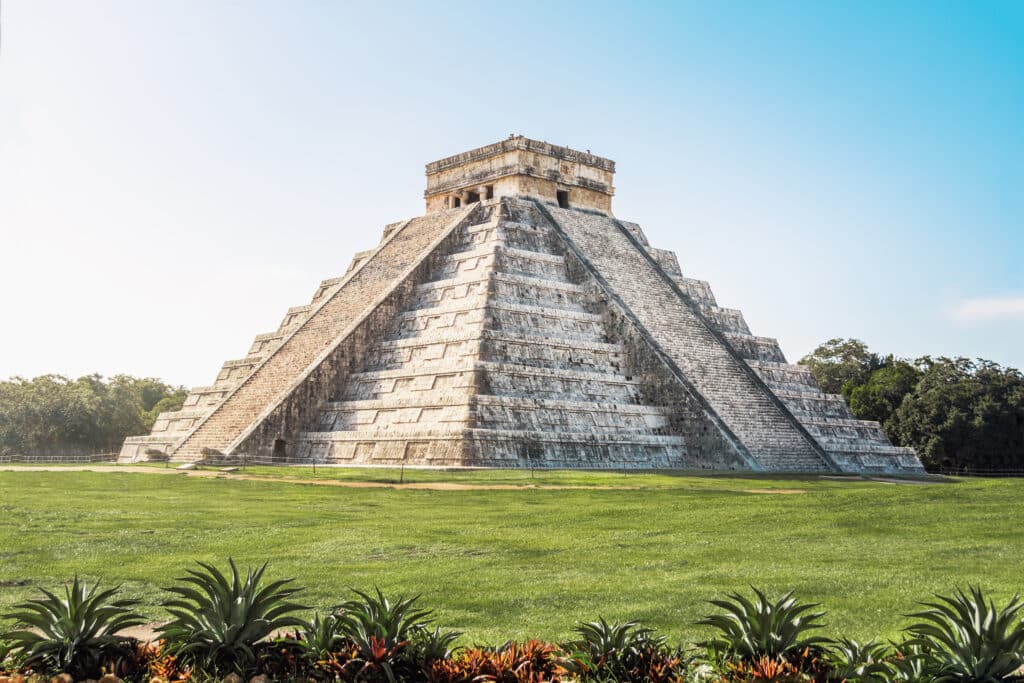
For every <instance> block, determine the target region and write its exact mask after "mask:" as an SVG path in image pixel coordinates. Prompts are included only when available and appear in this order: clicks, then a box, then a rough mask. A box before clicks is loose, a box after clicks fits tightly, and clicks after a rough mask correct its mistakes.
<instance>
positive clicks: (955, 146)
mask: <svg viewBox="0 0 1024 683" xmlns="http://www.w3.org/2000/svg"><path fill="white" fill-rule="evenodd" d="M447 7H449V8H450V9H448V10H445V11H441V10H439V9H438V7H437V6H434V5H431V6H429V7H427V6H420V5H417V4H413V3H410V4H394V5H388V6H375V7H372V8H371V7H367V6H363V5H349V4H340V3H339V4H319V3H277V4H275V3H245V4H244V5H243V4H228V3H205V2H151V3H132V2H90V3H72V2H38V1H33V2H28V1H26V0H21V1H11V0H8V1H7V2H4V3H3V5H2V8H0V22H2V44H0V254H2V258H0V321H3V322H2V325H3V328H2V330H0V379H2V378H6V377H9V376H15V375H20V376H25V377H31V376H35V375H39V374H44V373H60V374H65V375H69V376H78V375H81V374H86V373H92V372H98V373H101V374H104V375H108V376H109V375H113V374H116V373H130V374H133V375H139V376H151V377H159V378H162V379H164V380H166V381H168V382H170V383H172V384H184V385H189V386H191V385H206V384H211V383H212V382H213V380H214V377H215V376H216V373H217V371H218V369H219V367H220V365H221V363H222V362H223V361H224V360H227V359H231V358H239V357H242V356H244V355H245V353H246V351H247V349H248V348H249V345H250V343H251V341H252V338H253V337H254V336H255V335H256V334H259V333H262V332H268V331H271V330H273V329H275V328H276V327H277V325H278V324H279V323H280V321H281V319H282V317H283V316H284V313H285V311H286V309H287V308H288V307H290V306H297V305H302V304H305V303H308V302H309V299H310V297H311V296H312V294H313V292H314V290H315V289H316V286H317V284H318V283H319V282H320V280H322V279H325V278H329V277H333V276H336V275H338V274H340V273H342V272H343V271H344V270H345V268H346V267H347V265H348V263H349V261H350V260H351V257H352V255H353V254H354V253H355V252H356V251H359V250H362V249H366V248H368V247H371V246H372V245H373V244H375V243H376V242H377V241H378V239H379V237H380V231H381V229H382V228H383V226H384V225H385V224H386V223H390V222H393V221H396V220H399V219H403V218H408V217H411V216H415V215H419V214H421V213H422V212H423V197H422V192H423V187H424V183H425V180H424V176H423V165H424V164H425V163H426V162H428V161H431V160H433V159H436V158H440V157H443V156H447V155H449V154H454V153H457V152H460V151H464V150H467V149H470V148H473V147H477V146H480V145H483V144H488V143H491V142H495V141H497V140H500V139H502V138H504V137H506V136H507V135H508V134H509V133H512V132H515V133H520V134H524V135H527V136H529V137H533V138H538V139H542V140H547V141H550V142H554V143H556V144H562V145H567V146H570V147H574V148H577V149H590V150H592V151H593V152H594V153H596V154H600V155H603V156H607V157H610V158H612V159H614V160H616V162H617V164H618V168H617V174H616V181H615V184H616V196H615V199H614V202H613V208H614V211H615V213H616V215H617V216H619V217H620V218H623V219H625V220H631V221H637V222H639V223H640V224H641V225H642V226H643V228H644V229H645V231H646V232H647V234H648V237H649V238H650V239H651V242H652V243H653V244H654V245H655V246H658V247H661V248H665V249H671V250H673V251H675V252H676V253H677V254H678V255H679V259H680V262H681V264H682V267H683V271H684V272H685V273H686V274H687V275H689V276H691V277H697V278H701V279H707V280H709V281H710V282H711V285H712V288H713V289H714V291H715V293H716V295H717V298H718V301H719V303H720V304H721V305H723V306H728V307H734V308H739V309H741V310H742V311H743V312H744V313H745V315H746V318H747V320H748V322H749V323H750V326H751V328H752V331H753V332H754V333H755V334H759V335H764V336H772V337H777V338H778V339H779V341H780V343H781V345H782V348H783V350H784V351H785V353H786V354H787V357H788V358H789V359H790V360H791V361H796V360H797V359H799V358H800V357H801V356H803V355H804V354H805V353H807V352H808V351H810V350H811V349H812V348H813V347H814V346H816V345H817V344H818V343H820V342H822V341H824V340H825V339H828V338H830V337H857V338H860V339H863V340H864V341H865V342H867V343H868V344H869V345H870V347H871V348H872V349H873V350H875V351H877V352H880V353H894V354H896V355H899V356H904V357H915V356H920V355H924V354H931V355H933V356H938V355H962V356H968V357H984V358H988V359H991V360H994V361H997V362H1000V363H1003V364H1007V365H1012V366H1016V367H1022V366H1024V343H1022V340H1024V276H1022V270H1024V268H1022V265H1021V264H1022V256H1024V234H1022V233H1024V230H1022V226H1021V216H1022V209H1024V168H1022V159H1024V132H1022V127H1021V125H1020V122H1021V121H1022V120H1024V56H1022V52H1024V49H1022V48H1021V45H1022V44H1024V11H1022V9H1021V7H1022V6H1021V5H1017V4H1013V3H1006V4H999V3H985V4H978V5H967V4H964V5H953V4H925V3H920V4H917V3H908V4H905V5H901V6H899V7H896V8H890V7H888V6H887V5H885V4H881V3H878V4H871V3H858V4H857V5H856V6H854V5H849V6H818V5H813V4H811V3H802V4H787V3H778V4H775V3H773V4H772V5H771V7H766V6H762V7H758V6H753V5H730V4H724V3H707V4H704V5H697V4H685V3H684V4H676V3H665V4H648V5H643V6H636V7H639V8H640V9H630V7H633V6H632V5H629V6H627V5H623V6H621V7H616V6H612V5H603V4H600V3H596V4H594V3H587V4H585V5H584V4H572V3H562V4H554V5H552V4H546V3H519V4H517V5H516V6H515V7H516V11H515V12H508V11H507V10H500V11H499V10H494V11H484V9H485V7H486V6H481V5H479V4H468V3H467V4H457V5H448V6H447Z"/></svg>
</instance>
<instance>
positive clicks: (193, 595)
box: [160, 558, 306, 673]
mask: <svg viewBox="0 0 1024 683" xmlns="http://www.w3.org/2000/svg"><path fill="white" fill-rule="evenodd" d="M197 564H198V565H199V566H200V567H201V568H202V570H201V571H197V570H191V569H190V570H188V574H189V576H186V577H182V578H180V579H178V580H179V581H180V582H182V583H185V584H187V585H183V586H173V587H171V588H167V589H166V590H168V591H170V592H171V593H174V594H176V595H178V596H180V598H176V599H174V600H169V601H167V602H165V603H164V607H166V608H167V611H168V612H170V613H171V616H172V617H173V618H172V619H171V621H170V622H168V623H167V624H166V625H165V626H164V627H163V629H161V632H160V637H161V638H163V639H164V640H165V641H166V642H167V643H168V646H169V649H170V651H171V652H172V653H173V654H174V655H176V656H177V657H179V658H181V659H184V660H187V661H191V662H193V663H195V664H196V665H197V666H198V667H199V668H202V669H206V670H209V671H210V672H211V673H218V672H228V671H235V670H238V671H242V672H248V671H250V670H251V669H252V668H253V666H254V665H255V663H256V654H255V651H254V650H253V645H254V644H255V643H256V642H258V641H260V640H263V639H264V638H266V637H268V636H269V635H271V634H272V633H273V632H274V631H279V630H282V629H286V628H288V627H293V626H294V627H302V626H303V625H304V622H303V621H302V620H301V619H298V618H296V617H294V616H290V615H292V614H294V613H295V612H297V611H299V610H303V609H306V608H305V607H303V606H301V605H297V604H295V603H293V602H290V601H289V598H291V597H292V596H293V595H295V594H296V593H298V592H299V591H300V590H301V589H298V588H291V587H288V584H290V583H291V582H292V581H293V580H294V579H283V580H279V581H273V582H270V583H266V584H262V583H261V582H262V579H263V572H264V571H265V570H266V568H267V565H266V563H264V564H263V566H262V567H260V568H259V569H256V570H253V569H251V568H250V569H249V570H248V572H247V575H246V577H245V579H244V580H243V579H242V577H241V576H240V574H239V572H238V567H236V566H235V563H234V561H233V560H232V559H231V558H228V564H229V565H230V567H231V576H230V580H229V579H228V577H226V576H225V575H224V574H223V573H221V572H220V571H219V570H218V569H217V568H216V567H214V566H213V565H210V564H206V563H205V562H198V563H197Z"/></svg>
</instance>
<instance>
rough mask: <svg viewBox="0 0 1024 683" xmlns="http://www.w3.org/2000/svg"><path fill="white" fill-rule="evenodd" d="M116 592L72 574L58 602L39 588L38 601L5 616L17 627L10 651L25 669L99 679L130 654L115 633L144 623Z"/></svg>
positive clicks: (10, 639)
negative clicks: (111, 662) (109, 665)
mask: <svg viewBox="0 0 1024 683" xmlns="http://www.w3.org/2000/svg"><path fill="white" fill-rule="evenodd" d="M119 590H120V589H119V588H118V587H115V588H109V589H107V590H104V591H101V590H99V586H98V585H94V586H93V587H92V588H89V587H88V586H86V584H85V583H83V582H80V581H79V580H78V577H77V576H76V577H75V579H74V581H73V582H72V583H71V585H70V586H68V585H65V586H64V597H63V598H61V597H58V596H57V595H55V594H53V593H51V592H50V591H47V590H43V591H42V593H43V597H41V598H37V599H35V600H29V601H28V602H25V603H22V604H20V605H17V606H16V607H15V611H14V612H11V613H9V614H6V615H4V616H5V617H7V618H8V619H13V620H14V621H15V622H16V623H17V624H19V625H20V626H21V627H22V629H21V630H16V631H12V632H10V633H7V634H6V638H7V639H8V640H9V641H10V646H11V649H12V651H15V652H16V654H17V656H18V658H19V659H20V660H21V662H22V664H23V665H24V666H26V667H32V668H38V669H42V670H46V671H60V672H65V673H68V674H70V675H71V676H73V677H74V678H76V679H77V678H83V679H84V678H98V677H99V676H100V675H101V669H102V667H103V666H104V665H105V664H106V663H108V661H109V660H110V659H112V658H114V657H117V656H120V655H123V654H125V653H127V652H128V651H129V650H130V648H128V647H127V646H126V639H124V638H121V637H120V636H118V635H117V633H118V632H119V631H122V630H124V629H126V628H129V627H131V626H138V625H140V624H142V623H143V620H142V617H140V616H139V615H138V614H135V613H134V612H132V611H131V608H132V607H133V606H134V605H135V604H136V602H135V601H134V600H117V599H114V598H115V596H116V595H117V593H118V591H119Z"/></svg>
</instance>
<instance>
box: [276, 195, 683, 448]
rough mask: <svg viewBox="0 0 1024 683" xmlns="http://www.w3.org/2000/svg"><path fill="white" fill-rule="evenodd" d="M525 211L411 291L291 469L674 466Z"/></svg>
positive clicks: (511, 212) (468, 244) (513, 211)
mask: <svg viewBox="0 0 1024 683" xmlns="http://www.w3.org/2000/svg"><path fill="white" fill-rule="evenodd" d="M593 309H594V304H593V302H590V301H588V295H587V294H586V292H585V291H584V289H583V288H582V287H581V286H580V285H579V284H576V283H574V282H572V281H571V280H570V278H569V273H568V270H567V266H566V261H565V257H564V256H563V255H562V253H561V250H560V248H559V245H558V242H557V240H556V239H555V238H554V235H553V233H552V232H551V230H550V228H549V227H547V226H545V225H544V223H543V222H542V221H540V220H538V217H537V216H536V215H534V214H532V213H530V206H529V204H528V203H522V202H519V203H516V202H512V201H507V200H506V201H495V202H491V203H489V205H488V206H487V212H486V214H485V217H484V219H483V222H481V223H479V224H476V225H472V226H467V227H466V228H464V229H463V232H462V234H461V235H460V239H459V241H458V245H457V247H456V248H455V249H454V250H453V251H451V253H449V254H448V255H447V256H446V257H445V258H444V260H443V261H442V264H441V265H440V266H439V267H438V268H437V269H436V270H435V272H434V273H433V277H432V278H431V279H430V281H428V282H425V283H423V284H420V285H419V286H417V287H416V288H415V290H414V293H413V296H412V297H410V299H409V301H408V304H407V306H406V307H405V308H404V310H402V311H400V312H399V313H398V314H397V315H396V316H395V318H394V320H393V322H392V325H391V327H390V328H389V330H388V333H387V335H386V337H385V339H384V340H383V341H382V342H380V343H379V344H378V345H377V346H376V348H375V349H374V351H373V352H372V353H371V354H370V356H369V357H368V358H367V361H366V363H365V366H364V367H362V368H360V369H359V371H358V372H355V373H353V374H351V375H349V377H348V379H347V382H346V385H345V387H344V388H343V390H342V393H341V395H339V396H338V397H337V400H335V401H332V402H330V403H329V404H328V405H327V406H326V407H325V408H324V409H323V411H322V412H321V415H320V419H319V423H318V425H316V426H315V428H314V429H312V430H310V431H306V432H303V433H301V434H300V435H299V437H298V439H297V440H296V441H295V443H294V444H292V445H291V446H292V447H291V448H290V452H291V455H290V457H291V458H292V459H293V460H294V461H297V462H325V463H352V464H355V463H371V462H372V463H375V464H398V463H402V462H405V463H410V464H430V465H480V466H497V467H501V466H524V465H531V464H532V465H536V466H538V467H572V466H575V467H580V466H588V467H609V466H612V467H644V468H651V467H680V466H683V465H684V464H685V463H686V446H685V443H684V440H683V439H682V438H681V437H678V436H672V435H669V434H667V433H666V432H667V430H666V425H667V418H666V415H665V409H664V408H661V407H657V406H652V405H646V404H644V403H643V402H642V399H641V395H640V391H639V388H638V386H637V383H636V382H635V381H634V380H632V379H630V378H628V377H627V376H626V375H625V374H624V373H623V370H622V354H623V349H622V347H621V346H620V345H618V344H615V343H610V341H609V339H608V335H607V333H606V330H605V329H604V324H603V319H602V317H601V316H600V315H599V314H597V313H595V312H594V310H593Z"/></svg>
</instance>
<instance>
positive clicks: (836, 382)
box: [800, 338, 882, 397]
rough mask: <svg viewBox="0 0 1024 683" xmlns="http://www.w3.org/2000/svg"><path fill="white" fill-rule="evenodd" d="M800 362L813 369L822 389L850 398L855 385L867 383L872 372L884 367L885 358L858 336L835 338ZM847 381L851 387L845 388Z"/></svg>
mask: <svg viewBox="0 0 1024 683" xmlns="http://www.w3.org/2000/svg"><path fill="white" fill-rule="evenodd" d="M800 364H801V365H806V366H807V367H808V368H810V370H811V374H813V375H814V379H815V380H817V382H818V386H820V387H821V390H822V391H824V392H825V393H828V394H839V393H842V394H843V395H844V396H847V397H848V395H849V391H850V390H851V389H852V388H853V387H855V386H859V385H861V384H864V383H866V382H867V381H868V378H869V377H870V376H871V373H872V372H874V371H875V370H876V369H878V368H879V367H881V365H882V359H881V358H879V357H878V355H877V354H874V353H872V352H871V351H869V350H868V347H867V344H865V343H864V342H862V341H861V340H859V339H840V338H836V339H829V340H828V341H827V342H825V343H824V344H821V345H820V346H818V348H816V349H814V350H813V351H811V352H810V353H809V354H807V355H806V356H804V357H803V358H801V359H800ZM847 384H849V385H850V386H849V387H848V388H847V390H846V391H844V390H843V387H844V386H845V385H847Z"/></svg>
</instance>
